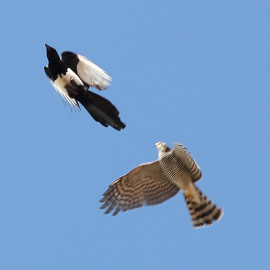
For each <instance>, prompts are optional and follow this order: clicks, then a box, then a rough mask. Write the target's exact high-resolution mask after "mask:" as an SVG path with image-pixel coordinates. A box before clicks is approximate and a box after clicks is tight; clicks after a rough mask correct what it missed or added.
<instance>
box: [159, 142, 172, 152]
mask: <svg viewBox="0 0 270 270" xmlns="http://www.w3.org/2000/svg"><path fill="white" fill-rule="evenodd" d="M155 145H156V147H157V149H158V151H159V152H168V151H170V150H171V149H170V148H169V147H168V145H167V144H166V143H164V142H157V143H156V144H155Z"/></svg>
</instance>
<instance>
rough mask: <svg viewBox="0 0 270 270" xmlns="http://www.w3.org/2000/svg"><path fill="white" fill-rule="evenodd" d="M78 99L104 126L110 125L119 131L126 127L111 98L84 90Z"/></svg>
mask: <svg viewBox="0 0 270 270" xmlns="http://www.w3.org/2000/svg"><path fill="white" fill-rule="evenodd" d="M76 99H77V100H78V101H79V102H80V103H81V104H82V105H83V106H84V107H85V109H86V110H87V111H88V112H89V113H90V114H91V115H92V117H93V118H94V119H95V120H96V121H97V122H99V123H101V124H102V125H103V126H105V127H108V125H110V126H112V127H113V128H115V129H117V130H119V131H120V130H121V129H122V128H125V127H126V125H125V124H124V123H123V122H121V120H120V118H119V116H118V115H119V112H118V110H117V109H116V107H115V106H114V105H113V104H112V103H111V102H110V101H109V100H107V99H105V98H103V97H101V96H99V95H97V94H95V93H93V92H91V91H82V92H81V93H80V94H79V95H78V96H77V97H76Z"/></svg>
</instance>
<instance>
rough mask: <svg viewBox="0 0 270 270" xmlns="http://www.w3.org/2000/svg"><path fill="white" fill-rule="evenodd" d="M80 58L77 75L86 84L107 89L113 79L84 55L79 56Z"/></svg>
mask: <svg viewBox="0 0 270 270" xmlns="http://www.w3.org/2000/svg"><path fill="white" fill-rule="evenodd" d="M78 58H79V60H80V61H79V63H78V65H77V73H78V75H79V77H80V78H81V79H82V80H83V81H84V82H85V83H87V84H89V85H90V86H93V87H95V86H98V87H100V88H101V89H106V88H107V87H108V86H109V85H110V83H111V81H112V78H111V77H110V76H109V75H108V74H107V73H106V72H105V71H104V70H103V69H102V68H100V67H98V66H97V65H95V64H94V63H93V62H91V61H90V60H89V59H87V58H86V57H84V56H82V55H79V54H78Z"/></svg>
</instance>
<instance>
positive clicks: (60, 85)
mask: <svg viewBox="0 0 270 270" xmlns="http://www.w3.org/2000/svg"><path fill="white" fill-rule="evenodd" d="M67 78H68V79H73V80H74V82H75V83H76V84H77V85H81V86H83V85H84V84H83V82H82V81H81V80H80V78H79V77H78V76H77V75H76V73H74V72H73V71H72V70H71V69H68V70H67V73H66V74H65V75H64V76H59V77H58V78H57V79H56V80H55V81H54V82H53V81H52V80H50V82H51V84H52V85H53V87H54V88H55V90H56V91H57V92H58V93H59V94H60V95H61V97H62V98H63V99H64V100H65V101H67V102H68V103H69V104H70V105H71V106H72V107H74V108H75V109H77V110H80V106H79V104H78V102H77V101H76V99H74V98H71V97H69V95H68V91H67V90H66V88H65V86H66V85H67V84H70V81H66V80H67Z"/></svg>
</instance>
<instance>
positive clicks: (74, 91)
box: [44, 44, 126, 131]
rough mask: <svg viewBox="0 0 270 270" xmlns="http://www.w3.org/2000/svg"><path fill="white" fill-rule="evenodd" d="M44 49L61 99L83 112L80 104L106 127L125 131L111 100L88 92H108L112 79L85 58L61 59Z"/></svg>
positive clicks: (70, 54) (68, 54)
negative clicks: (90, 89)
mask: <svg viewBox="0 0 270 270" xmlns="http://www.w3.org/2000/svg"><path fill="white" fill-rule="evenodd" d="M45 46H46V49H47V58H48V62H49V63H48V66H47V67H44V70H45V73H46V75H47V76H48V77H49V79H50V82H51V83H52V85H53V87H54V88H55V89H56V90H57V92H58V93H59V94H60V95H61V96H62V98H63V99H64V100H65V101H67V102H68V103H69V104H70V105H71V106H72V107H74V108H75V109H77V110H80V105H79V103H81V104H82V105H83V106H84V107H85V109H86V110H87V111H88V112H89V113H90V114H91V116H92V117H93V118H94V119H95V120H96V121H97V122H99V123H100V124H101V125H103V126H105V127H108V126H109V125H110V126H112V127H113V128H115V129H116V130H119V131H120V130H121V129H123V128H125V126H126V125H125V124H124V123H123V122H121V120H120V118H119V112H118V110H117V109H116V107H115V106H114V105H113V104H112V103H111V102H110V101H109V100H107V99H105V98H103V97H101V96H99V95H97V94H95V93H93V92H91V91H89V90H88V89H89V87H90V86H92V87H94V88H96V89H97V90H102V89H106V88H107V87H108V86H109V85H110V82H111V77H110V76H109V75H108V74H107V73H106V72H105V71H104V70H103V69H101V68H100V67H98V66H97V65H95V64H94V63H93V62H91V61H90V60H89V59H87V58H86V57H84V56H82V55H79V54H75V53H73V52H63V53H62V54H61V59H60V57H59V55H58V53H57V51H56V50H55V49H54V48H52V47H50V46H49V45H47V44H45ZM78 102H79V103H78Z"/></svg>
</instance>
